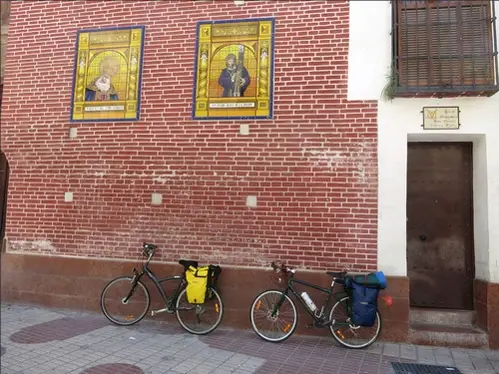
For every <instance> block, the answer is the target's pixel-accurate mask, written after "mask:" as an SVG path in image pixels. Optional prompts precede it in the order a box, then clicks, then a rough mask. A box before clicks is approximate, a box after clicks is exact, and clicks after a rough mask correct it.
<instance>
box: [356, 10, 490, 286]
mask: <svg viewBox="0 0 499 374" xmlns="http://www.w3.org/2000/svg"><path fill="white" fill-rule="evenodd" d="M390 6H391V5H390V2H389V1H353V2H350V17H351V18H350V49H349V79H348V98H349V99H350V100H378V101H379V102H378V104H379V111H378V144H379V145H378V151H379V154H378V158H379V161H378V167H379V196H378V200H379V201H378V206H379V217H378V225H379V227H378V245H379V255H378V263H379V268H380V270H383V271H384V272H385V273H386V274H387V275H402V276H403V275H406V274H407V264H406V219H407V218H406V190H407V189H406V177H407V142H408V141H472V142H473V151H474V152H473V153H474V154H473V159H474V165H473V167H474V181H473V184H474V227H475V233H474V234H475V235H474V236H475V263H476V277H477V278H479V279H483V280H487V281H491V282H495V283H499V93H498V94H496V95H494V96H492V97H489V98H486V97H480V98H455V99H420V98H414V99H394V100H392V101H389V102H385V101H382V100H380V98H381V92H382V89H383V87H384V85H385V82H386V74H387V73H388V71H389V66H390V58H391V37H390V29H391V26H390V22H391V18H390V17H391V14H390V12H391V10H390ZM495 6H496V14H499V2H498V3H496V5H495ZM498 24H499V22H496V28H497V27H498ZM498 32H499V30H498ZM446 105H451V106H459V107H460V110H461V113H460V117H461V118H460V119H461V120H460V122H461V124H462V126H461V128H460V129H459V130H450V131H449V130H443V131H435V130H432V131H431V132H430V131H425V130H423V129H422V127H421V124H422V115H421V110H422V107H424V106H446Z"/></svg>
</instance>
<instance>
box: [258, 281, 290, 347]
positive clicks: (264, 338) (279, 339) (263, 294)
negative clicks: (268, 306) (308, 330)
mask: <svg viewBox="0 0 499 374" xmlns="http://www.w3.org/2000/svg"><path fill="white" fill-rule="evenodd" d="M271 293H275V294H278V295H279V297H280V296H281V295H283V291H280V290H275V289H269V290H265V291H263V292H261V293H260V294H258V295H257V296H256V297H255V299H254V300H253V302H252V303H251V308H250V321H251V327H252V329H253V331H254V332H255V333H256V334H257V335H258V336H259V337H260V338H262V339H263V340H265V341H267V342H271V343H279V342H283V341H285V340H286V339H288V338H289V337H290V336H291V335H293V333H294V332H295V330H296V327H297V326H298V309H297V308H296V305H295V303H294V302H293V300H292V299H291V298H290V297H289V296H288V295H286V294H284V297H285V299H286V301H289V303H290V304H291V307H292V310H293V323H292V325H291V328H289V331H287V332H286V334H285V335H284V336H282V337H280V338H271V337H269V336H266V335H265V334H263V333H262V332H261V331H260V330H259V328H258V327H257V326H256V323H255V317H254V311H255V308H256V306H257V305H258V301H259V300H260V299H261V298H262V297H264V296H265V295H267V294H271ZM276 296H277V295H276ZM257 309H258V308H257ZM269 311H270V310H269ZM269 318H272V317H270V316H267V319H269ZM269 320H270V319H269Z"/></svg>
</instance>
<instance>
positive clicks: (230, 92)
mask: <svg viewBox="0 0 499 374" xmlns="http://www.w3.org/2000/svg"><path fill="white" fill-rule="evenodd" d="M274 23H275V20H274V19H273V18H262V19H249V20H235V21H234V20H231V21H217V22H198V24H197V39H196V65H195V66H196V69H195V87H194V94H193V99H194V104H193V118H195V119H234V118H264V119H265V118H272V115H273V113H272V109H273V108H272V104H273V73H274V64H273V60H274Z"/></svg>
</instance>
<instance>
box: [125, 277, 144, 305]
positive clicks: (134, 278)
mask: <svg viewBox="0 0 499 374" xmlns="http://www.w3.org/2000/svg"><path fill="white" fill-rule="evenodd" d="M142 275H144V273H139V272H138V271H137V269H136V268H133V278H132V281H131V282H130V283H132V288H130V291H128V294H127V295H126V296H125V297H124V298H123V300H122V302H123V304H127V303H128V300H130V298H131V297H132V295H133V293H134V292H135V289H136V288H137V283H139V280H140V278H142Z"/></svg>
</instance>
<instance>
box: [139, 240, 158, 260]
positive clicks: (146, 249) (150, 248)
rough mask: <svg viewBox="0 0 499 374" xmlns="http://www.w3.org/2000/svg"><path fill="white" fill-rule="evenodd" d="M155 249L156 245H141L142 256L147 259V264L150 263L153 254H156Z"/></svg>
mask: <svg viewBox="0 0 499 374" xmlns="http://www.w3.org/2000/svg"><path fill="white" fill-rule="evenodd" d="M157 248H158V246H157V245H154V244H151V243H144V244H143V249H142V256H144V257H147V263H149V262H150V261H151V259H152V256H154V253H155V252H156V249H157Z"/></svg>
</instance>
